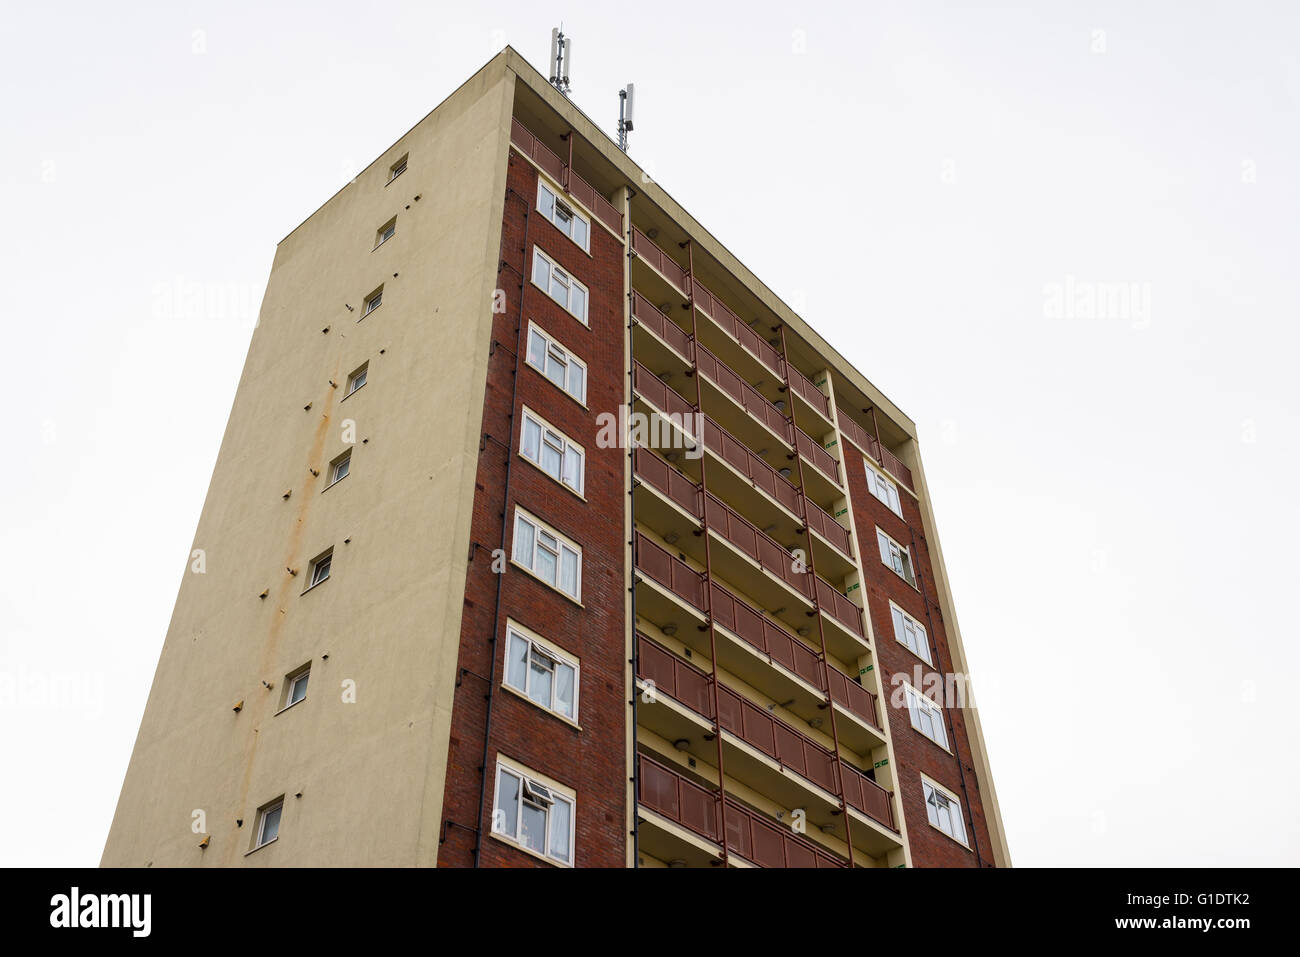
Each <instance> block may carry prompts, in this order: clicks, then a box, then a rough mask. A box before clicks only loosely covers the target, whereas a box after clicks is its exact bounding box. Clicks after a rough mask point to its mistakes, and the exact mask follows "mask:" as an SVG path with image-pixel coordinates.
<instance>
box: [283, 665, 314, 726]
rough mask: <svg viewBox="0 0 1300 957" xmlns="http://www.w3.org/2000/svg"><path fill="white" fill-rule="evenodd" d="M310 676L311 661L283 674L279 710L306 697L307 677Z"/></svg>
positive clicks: (287, 707) (289, 706)
mask: <svg viewBox="0 0 1300 957" xmlns="http://www.w3.org/2000/svg"><path fill="white" fill-rule="evenodd" d="M310 676H311V662H308V663H307V664H305V665H303V666H302V667H301V668H299V669H298V670H296V671H291V672H290V673H289V674H287V675H285V676H284V700H283V701H282V702H281V703H280V711H286V710H288V709H289V708H292V707H293V706H294V705H296V704H297V703H298V702H299V701H302V700H303V699H304V698H306V697H307V679H308V678H309V677H310ZM278 713H279V712H277V714H278Z"/></svg>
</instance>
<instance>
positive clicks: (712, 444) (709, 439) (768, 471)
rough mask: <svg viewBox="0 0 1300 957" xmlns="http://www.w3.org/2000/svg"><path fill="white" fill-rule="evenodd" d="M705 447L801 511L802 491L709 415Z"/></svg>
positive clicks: (761, 487) (769, 492)
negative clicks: (800, 494) (800, 499)
mask: <svg viewBox="0 0 1300 957" xmlns="http://www.w3.org/2000/svg"><path fill="white" fill-rule="evenodd" d="M704 447H705V448H707V449H708V450H709V451H711V452H713V453H714V454H715V455H717V456H718V457H720V458H722V459H724V460H725V461H726V462H728V463H729V464H730V465H731V466H732V467H733V468H735V469H736V470H737V471H739V472H740V473H741V474H742V475H745V476H747V477H748V478H749V480H750V481H751V482H753V483H754V484H755V485H757V486H758V487H759V488H760V489H762V490H763V491H764V492H766V493H767V494H768V495H770V496H772V498H774V499H776V500H777V501H778V502H780V503H781V504H782V505H784V506H785V507H786V508H788V509H789V510H790V511H792V512H794V513H795V514H798V512H799V490H798V488H796V487H795V486H794V485H792V484H791V483H790V481H789V479H787V478H786V477H785V476H784V475H782V474H781V473H780V472H778V471H777V470H776V469H774V468H772V466H770V465H768V464H767V463H766V462H764V461H763V460H762V459H761V458H759V457H758V456H757V455H755V454H754V453H753V452H751V451H750V450H749V446H747V445H745V443H743V442H741V441H740V440H739V439H737V438H736V437H735V436H733V435H732V434H731V433H730V432H728V431H727V430H726V429H724V428H722V426H720V425H718V423H716V422H714V421H713V420H712V419H710V418H709V417H708V416H705V417H704Z"/></svg>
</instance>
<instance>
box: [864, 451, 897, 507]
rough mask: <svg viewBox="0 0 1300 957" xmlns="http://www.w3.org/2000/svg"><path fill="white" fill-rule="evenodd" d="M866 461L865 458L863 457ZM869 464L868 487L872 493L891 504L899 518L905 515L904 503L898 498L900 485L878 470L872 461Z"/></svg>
mask: <svg viewBox="0 0 1300 957" xmlns="http://www.w3.org/2000/svg"><path fill="white" fill-rule="evenodd" d="M863 461H864V462H866V460H865V459H863ZM866 465H867V488H869V489H871V494H872V495H874V496H875V497H876V498H878V499H880V500H881V501H882V502H884V503H885V504H886V505H888V506H889V510H890V511H891V512H893V513H894V514H895V515H897V516H898V517H899V518H902V517H903V503H902V502H901V501H899V498H898V486H897V485H895V484H894V483H893V482H891V481H890V480H889V479H887V478H885V476H884V475H883V474H881V473H880V472H877V471H876V470H875V468H873V467H872V465H871V463H870V462H866Z"/></svg>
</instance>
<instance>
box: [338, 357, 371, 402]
mask: <svg viewBox="0 0 1300 957" xmlns="http://www.w3.org/2000/svg"><path fill="white" fill-rule="evenodd" d="M369 367H370V363H369V362H365V363H362V365H361V368H360V369H358V370H357V371H356V372H354V373H352V375H350V376H348V387H347V390H346V391H345V392H344V393H343V398H345V399H346V398H347V397H348V396H350V395H351V394H352V393H353V392H356V391H357V389H360V388H361V387H362V386H363V385H365V384H366V370H367V369H368V368H369Z"/></svg>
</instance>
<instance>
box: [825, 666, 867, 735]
mask: <svg viewBox="0 0 1300 957" xmlns="http://www.w3.org/2000/svg"><path fill="white" fill-rule="evenodd" d="M826 684H827V687H828V690H829V691H830V695H831V700H832V701H834V702H835V703H836V704H839V705H842V706H844V707H845V708H847V709H848V710H849V711H850V712H852V713H853V714H856V715H857V716H858V717H859V718H861V719H862V720H863V721H865V722H867V724H869V725H871V726H872V727H873V728H876V729H877V730H880V719H879V718H878V717H877V716H876V696H875V695H873V694H872V693H871V692H870V691H868V690H867V689H866V688H864V687H862V685H860V684H858V683H857V682H856V681H854V680H853V679H852V678H850V677H849V676H848V675H845V674H842V673H841V672H840V671H839V670H838V669H837V668H827V669H826Z"/></svg>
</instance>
